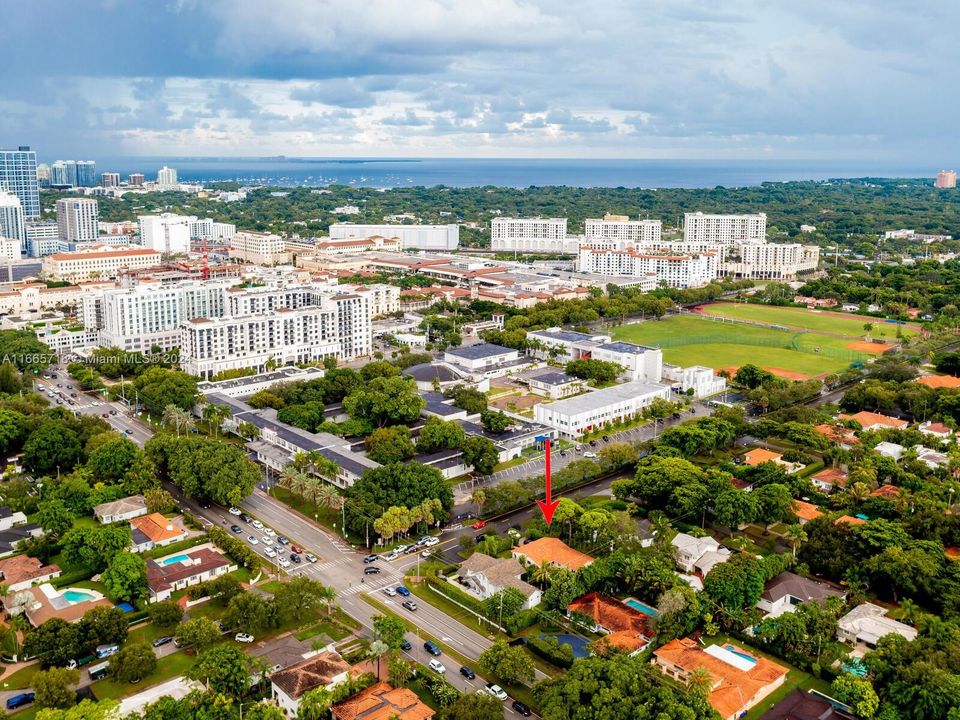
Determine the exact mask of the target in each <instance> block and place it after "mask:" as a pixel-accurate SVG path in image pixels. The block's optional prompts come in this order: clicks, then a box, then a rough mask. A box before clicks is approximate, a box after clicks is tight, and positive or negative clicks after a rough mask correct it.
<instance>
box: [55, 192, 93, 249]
mask: <svg viewBox="0 0 960 720" xmlns="http://www.w3.org/2000/svg"><path fill="white" fill-rule="evenodd" d="M99 221H100V214H99V212H98V210H97V201H96V200H94V199H92V198H63V199H61V200H57V228H58V230H59V236H60V242H62V243H82V242H93V241H95V240H96V239H97V237H98V236H99V234H100V227H99Z"/></svg>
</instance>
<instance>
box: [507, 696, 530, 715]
mask: <svg viewBox="0 0 960 720" xmlns="http://www.w3.org/2000/svg"><path fill="white" fill-rule="evenodd" d="M510 707H512V708H513V709H514V710H515V711H516V712H517V714H519V715H523V716H524V717H530V708H529V707H528V706H527V704H526V703H522V702H520V701H519V700H514V701H513V702H512V703H511V704H510Z"/></svg>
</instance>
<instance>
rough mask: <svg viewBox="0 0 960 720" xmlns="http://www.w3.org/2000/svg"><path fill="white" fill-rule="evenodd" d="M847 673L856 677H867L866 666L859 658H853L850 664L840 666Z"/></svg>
mask: <svg viewBox="0 0 960 720" xmlns="http://www.w3.org/2000/svg"><path fill="white" fill-rule="evenodd" d="M840 667H841V668H843V669H844V670H846V671H847V672H848V673H850V674H852V675H856V676H857V677H866V676H867V666H866V665H864V664H863V660H861V659H860V658H853V659H851V660H850V662H846V663H844V664H843V665H841V666H840Z"/></svg>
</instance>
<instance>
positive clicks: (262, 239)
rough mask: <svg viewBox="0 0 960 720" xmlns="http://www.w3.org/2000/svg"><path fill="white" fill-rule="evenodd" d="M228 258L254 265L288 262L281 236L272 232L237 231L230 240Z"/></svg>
mask: <svg viewBox="0 0 960 720" xmlns="http://www.w3.org/2000/svg"><path fill="white" fill-rule="evenodd" d="M230 244H231V247H230V258H231V259H235V260H244V261H245V262H250V263H254V264H256V265H280V264H283V263H287V262H290V254H289V253H288V252H287V251H286V246H285V245H284V241H283V238H282V237H280V236H279V235H274V234H273V233H262V232H252V231H250V230H242V231H238V232H237V233H235V234H234V236H233V239H232V240H231V241H230Z"/></svg>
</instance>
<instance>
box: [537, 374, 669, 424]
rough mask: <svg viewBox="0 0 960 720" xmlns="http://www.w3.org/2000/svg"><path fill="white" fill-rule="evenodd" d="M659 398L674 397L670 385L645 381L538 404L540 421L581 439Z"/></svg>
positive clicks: (627, 418) (629, 415)
mask: <svg viewBox="0 0 960 720" xmlns="http://www.w3.org/2000/svg"><path fill="white" fill-rule="evenodd" d="M657 398H661V399H663V400H669V399H670V386H669V385H660V384H658V383H649V382H642V381H635V382H628V383H624V384H623V385H614V386H613V387H608V388H604V389H603V390H594V391H593V392H589V393H586V394H584V395H577V396H576V397H571V398H567V399H565V400H558V401H557V402H552V403H540V404H539V405H535V406H534V410H533V418H534V420H535V421H536V422H538V423H542V424H544V425H549V426H550V427H552V428H556V429H557V430H558V431H559V432H560V435H561V436H564V437H569V438H577V437H580V436H581V435H583V434H584V433H585V432H591V431H593V430H596V429H599V428H602V427H605V426H606V425H608V424H610V423H614V422H619V421H621V420H629V419H630V418H632V417H634V416H635V415H637V414H638V413H640V412H641V411H642V410H643V409H644V408H645V407H647V406H649V405H650V403H652V402H653V401H654V400H656V399H657Z"/></svg>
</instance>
